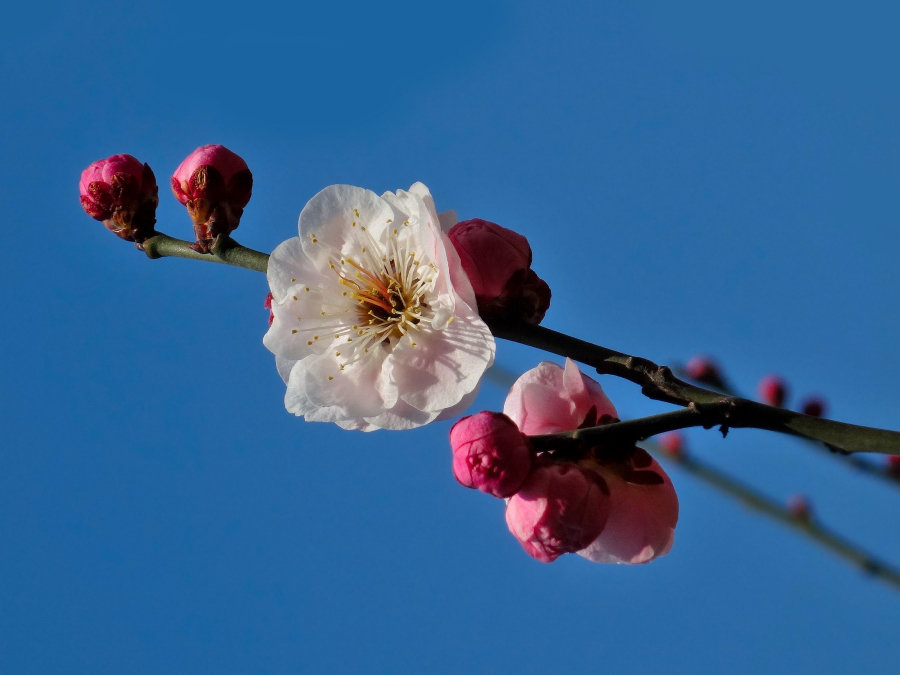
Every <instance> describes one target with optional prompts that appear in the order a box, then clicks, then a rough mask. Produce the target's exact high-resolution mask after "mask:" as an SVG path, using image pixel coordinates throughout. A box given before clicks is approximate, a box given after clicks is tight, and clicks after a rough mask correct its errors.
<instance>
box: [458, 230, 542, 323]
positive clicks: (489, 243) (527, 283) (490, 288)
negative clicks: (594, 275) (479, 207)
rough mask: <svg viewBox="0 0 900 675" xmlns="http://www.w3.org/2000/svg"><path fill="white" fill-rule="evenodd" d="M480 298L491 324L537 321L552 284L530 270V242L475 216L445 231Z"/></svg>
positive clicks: (480, 306)
mask: <svg viewBox="0 0 900 675" xmlns="http://www.w3.org/2000/svg"><path fill="white" fill-rule="evenodd" d="M448 236H449V237H450V241H452V242H453V246H454V248H455V249H456V252H457V253H458V254H459V258H460V262H461V264H462V268H463V270H464V271H465V273H466V275H467V276H468V277H469V281H470V282H471V284H472V288H473V290H474V291H475V299H476V300H477V301H478V313H479V314H480V315H481V318H482V319H484V320H485V321H486V322H487V323H488V324H490V323H491V322H513V323H517V322H522V321H524V322H525V323H530V324H538V323H540V322H541V320H542V319H543V318H544V314H545V313H546V312H547V308H548V307H549V306H550V287H549V286H548V285H547V284H546V282H544V281H543V280H542V279H541V278H540V277H539V276H538V275H537V274H535V273H534V271H533V270H532V269H531V246H530V245H529V244H528V240H527V239H526V238H525V237H523V236H522V235H521V234H518V233H517V232H513V231H512V230H508V229H506V228H505V227H501V226H500V225H497V224H496V223H491V222H488V221H486V220H481V219H479V218H474V219H472V220H465V221H463V222H461V223H457V224H456V225H454V226H453V227H452V228H451V229H450V232H449V233H448Z"/></svg>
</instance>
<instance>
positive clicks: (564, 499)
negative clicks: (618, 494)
mask: <svg viewBox="0 0 900 675" xmlns="http://www.w3.org/2000/svg"><path fill="white" fill-rule="evenodd" d="M609 505H610V499H609V488H608V487H607V486H606V483H605V481H604V480H603V478H601V477H600V476H599V475H597V474H596V473H594V472H593V471H584V470H582V469H581V467H579V466H578V465H577V464H573V463H570V462H564V463H562V464H549V465H544V466H539V467H538V468H536V469H534V470H533V471H532V472H531V474H530V475H529V476H528V480H526V481H525V484H524V485H523V486H522V487H521V488H520V489H519V491H518V492H517V493H516V494H514V495H513V496H512V497H510V499H509V501H508V502H507V504H506V524H507V526H508V527H509V531H510V532H512V534H513V536H515V537H516V539H518V540H519V543H520V544H522V548H524V549H525V551H526V552H527V553H528V554H529V555H530V556H532V557H534V558H537V559H538V560H540V561H541V562H553V561H554V560H556V559H557V558H558V557H559V556H561V555H562V554H563V553H574V552H576V551H580V550H582V549H584V548H586V547H587V546H588V545H589V544H591V542H593V541H594V540H595V539H597V537H598V536H600V533H601V532H602V531H603V528H604V526H605V525H606V521H607V518H608V517H609V511H610V509H609Z"/></svg>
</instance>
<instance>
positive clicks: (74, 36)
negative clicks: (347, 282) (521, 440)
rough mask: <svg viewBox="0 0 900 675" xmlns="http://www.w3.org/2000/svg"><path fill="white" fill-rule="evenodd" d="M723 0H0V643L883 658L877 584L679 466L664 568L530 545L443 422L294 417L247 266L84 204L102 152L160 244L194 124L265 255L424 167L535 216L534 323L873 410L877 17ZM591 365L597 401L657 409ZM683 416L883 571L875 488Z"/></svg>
mask: <svg viewBox="0 0 900 675" xmlns="http://www.w3.org/2000/svg"><path fill="white" fill-rule="evenodd" d="M729 5H730V3H715V2H686V3H663V2H642V3H625V2H598V3H587V2H581V3H579V2H558V3H554V4H552V5H550V4H548V3H537V2H516V3H512V2H508V3H507V2H492V1H490V0H483V1H481V2H478V3H468V2H454V3H431V4H428V5H423V4H421V3H411V2H387V3H378V4H373V3H354V2H350V3H344V4H342V5H340V6H339V7H334V8H329V7H325V6H324V3H318V4H317V5H316V6H307V5H306V4H305V3H294V4H287V3H285V4H279V3H265V2H261V3H254V4H252V5H250V6H247V5H244V4H237V3H231V2H221V3H216V4H206V3H190V4H188V5H185V6H182V5H181V4H180V3H171V2H159V3H153V4H151V5H141V6H136V5H135V6H131V5H128V4H127V3H124V4H123V3H105V2H101V3H99V4H94V5H91V6H81V5H79V6H75V5H68V4H64V3H56V2H52V1H51V2H50V3H49V4H47V3H44V4H41V5H37V4H34V3H32V4H28V3H18V4H16V5H15V6H14V7H11V8H9V9H7V10H6V15H5V18H4V21H3V23H2V25H0V90H2V91H3V96H2V100H0V141H2V152H3V158H4V160H5V161H4V162H3V163H2V166H0V177H2V180H0V185H2V186H3V188H2V194H3V197H4V199H3V213H4V216H5V222H6V228H5V237H4V251H5V255H4V259H5V260H4V265H3V266H2V267H0V277H2V282H3V283H2V286H0V288H2V291H0V307H2V309H3V310H4V315H5V316H6V317H7V321H6V324H5V325H6V329H5V330H4V331H3V332H2V334H0V335H2V337H0V343H2V345H3V347H4V348H3V350H2V354H3V369H4V373H5V376H4V382H5V386H4V387H3V389H2V392H0V397H2V399H3V400H2V404H3V405H2V407H0V410H2V413H0V419H2V425H3V426H2V428H3V429H4V431H5V434H4V436H5V440H4V443H3V444H2V445H3V449H2V450H0V457H2V460H3V461H2V465H0V537H2V539H0V540H2V542H3V544H4V546H3V553H2V554H0V580H2V581H0V607H2V608H3V609H2V612H0V670H2V671H3V672H9V673H20V672H22V673H24V672H36V673H75V672H85V673H106V672H109V673H121V672H129V673H144V672H146V673H156V672H217V673H225V672H235V673H239V672H271V673H293V672H357V673H358V672H378V673H406V672H409V673H420V672H437V673H443V672H447V673H450V672H460V671H461V670H468V671H469V672H514V671H516V672H523V673H537V672H548V671H551V672H558V671H563V670H566V671H568V672H596V671H599V670H613V669H615V670H616V671H617V672H625V673H632V672H633V673H641V672H648V671H653V670H655V671H662V672H676V673H703V672H710V673H716V672H723V670H727V671H728V672H746V673H757V672H760V671H761V670H764V669H765V670H769V671H774V672H797V671H799V672H869V673H882V672H884V673H887V672H892V668H893V667H894V664H895V662H896V657H895V649H894V646H893V645H894V642H895V637H896V635H895V634H896V630H895V628H896V625H897V621H898V619H900V596H898V595H897V594H896V593H895V592H892V591H891V590H890V589H889V588H888V587H886V586H884V585H882V584H880V583H878V582H877V581H873V580H871V579H867V578H865V577H864V576H862V575H860V574H859V573H858V572H857V571H855V570H854V569H851V568H848V567H846V566H845V565H844V564H843V563H841V562H839V561H837V560H835V559H832V558H830V557H828V556H827V555H826V554H824V553H822V552H821V551H820V550H819V549H817V548H815V547H813V545H811V544H810V543H808V542H806V541H804V540H801V539H798V538H796V537H795V536H793V535H791V534H789V533H787V532H785V531H784V530H783V529H781V528H780V527H779V526H778V525H775V524H772V523H769V522H766V521H763V520H761V519H759V517H757V516H755V515H754V514H751V513H749V512H747V511H746V510H744V509H743V508H742V507H741V506H739V505H738V504H736V503H734V502H732V501H729V500H727V499H726V498H724V497H722V496H721V495H719V494H718V493H715V492H711V491H710V490H709V489H708V488H706V487H705V486H703V485H701V484H699V483H697V482H696V481H695V480H694V479H693V478H692V477H691V476H690V475H686V474H683V473H681V472H679V471H678V469H677V468H673V469H672V470H671V475H672V478H673V480H674V482H675V485H676V488H677V489H678V492H679V496H680V500H681V520H680V523H679V527H678V531H677V537H676V545H675V548H674V549H673V551H672V553H671V554H670V555H669V556H667V557H666V558H664V559H661V560H659V561H656V562H654V563H652V564H651V565H648V566H642V567H634V568H630V567H609V566H597V565H591V564H589V563H587V562H585V561H583V560H581V559H578V558H574V557H573V558H572V559H564V560H560V561H558V562H557V563H554V564H552V565H542V564H540V563H537V562H535V561H533V560H532V559H530V558H529V557H528V556H526V555H525V554H524V553H523V552H522V551H521V550H520V548H519V545H518V544H517V543H516V542H515V540H514V539H513V538H512V537H511V536H510V535H509V534H508V533H507V531H506V528H505V525H504V522H503V513H502V505H501V504H500V503H499V502H497V501H496V500H492V499H490V498H488V497H485V496H483V495H481V494H476V493H473V492H471V491H467V490H465V489H463V488H461V487H459V486H458V485H457V484H456V483H455V481H454V479H453V477H452V475H451V473H450V462H449V448H448V445H447V440H446V435H447V431H448V429H449V424H448V423H443V424H436V425H433V426H430V427H427V428H424V429H420V430H417V431H413V432H403V433H389V432H377V433H372V434H361V433H349V432H343V431H341V430H340V429H337V428H332V427H330V426H326V425H316V424H306V423H304V422H303V421H302V420H298V419H295V418H293V417H292V416H290V415H288V414H287V413H286V412H285V411H284V409H283V405H282V396H283V385H282V383H281V381H280V379H279V378H278V376H277V374H276V372H275V368H274V364H273V362H272V361H273V360H272V357H271V354H269V352H268V351H266V349H265V348H264V347H263V346H262V342H261V338H262V334H263V332H264V331H265V327H266V313H265V311H264V310H263V309H262V301H263V298H264V296H265V293H266V284H265V279H264V278H263V277H262V275H259V274H256V273H253V272H249V271H245V270H237V269H230V268H224V267H218V266H213V265H202V264H198V263H193V262H188V261H181V260H157V261H149V260H147V259H145V258H143V257H142V256H141V255H140V254H138V253H137V252H136V251H134V250H133V249H132V248H131V247H130V245H129V244H127V243H123V242H121V241H119V240H117V239H116V238H115V237H113V236H112V235H110V234H109V233H107V232H106V231H105V230H104V229H103V228H102V226H101V225H99V224H97V223H95V222H94V221H91V220H90V219H89V218H88V217H87V216H85V215H84V214H83V213H82V212H81V209H80V207H79V204H78V195H77V181H78V176H79V174H80V172H81V170H82V169H83V168H84V167H85V166H86V165H87V164H89V163H90V162H92V161H93V160H95V159H98V158H101V157H105V156H108V155H111V154H114V153H119V152H128V153H131V154H134V155H135V156H137V157H139V158H140V159H141V160H142V161H146V162H149V163H150V164H151V166H152V167H153V168H154V170H155V171H156V174H157V178H158V180H159V181H160V183H161V190H160V194H161V204H160V209H159V212H158V217H159V227H160V229H161V230H163V231H165V232H167V233H169V234H172V235H176V236H188V234H189V228H190V224H189V221H188V219H187V216H186V214H185V213H184V212H183V209H182V208H181V207H180V206H179V205H178V204H177V203H176V202H175V200H174V199H173V198H171V197H170V195H169V194H168V190H167V189H166V182H167V179H168V176H169V175H170V174H171V172H172V171H173V170H174V168H175V167H177V165H178V164H179V163H180V161H181V160H182V159H183V157H184V156H185V155H186V154H187V153H188V152H190V151H191V150H192V149H194V148H195V147H196V146H198V145H202V144H206V143H222V144H224V145H227V146H228V147H230V148H231V149H233V150H235V151H236V152H238V153H240V154H241V155H243V156H244V157H245V159H246V160H247V162H248V163H249V165H250V167H251V169H252V170H253V173H254V177H255V188H254V194H253V198H252V200H251V202H250V204H249V206H248V208H247V210H246V212H245V216H244V220H243V223H242V225H241V227H240V229H239V230H238V231H237V232H236V233H235V235H236V237H237V238H238V239H239V240H240V241H241V242H243V243H245V244H246V245H248V246H251V247H253V248H257V249H260V250H271V249H272V248H274V247H275V246H276V245H277V244H278V243H279V242H280V241H282V240H284V239H286V238H288V237H290V236H292V235H293V234H295V232H296V230H295V228H296V218H297V214H298V213H299V211H300V209H301V208H302V206H303V204H304V203H305V202H306V200H307V199H309V197H311V196H312V195H313V194H315V193H316V192H317V191H318V190H320V189H321V188H322V187H324V186H326V185H328V184H332V183H338V182H340V183H351V184H355V185H360V186H364V187H367V188H370V189H373V190H375V191H377V192H381V191H384V190H388V189H396V188H400V187H407V186H408V185H410V184H411V183H413V182H414V181H417V180H421V181H423V182H424V183H426V184H427V185H428V186H429V187H430V188H431V190H432V193H433V194H434V196H435V199H436V201H437V203H438V206H439V208H442V209H443V208H454V209H456V210H457V212H458V213H459V215H460V216H461V217H462V218H469V217H481V218H486V219H490V220H494V221H497V222H499V223H501V224H503V225H505V226H507V227H511V228H513V229H516V230H518V231H520V232H522V233H523V234H525V235H526V236H528V238H529V240H530V241H531V244H532V247H533V249H534V267H535V269H536V270H537V271H538V273H539V274H540V275H541V276H542V277H543V278H544V279H546V280H547V281H548V283H550V285H551V287H552V289H553V304H552V306H551V309H550V311H549V313H548V315H547V318H546V320H545V324H546V325H547V326H550V327H552V328H555V329H557V330H562V331H565V332H570V333H572V334H575V335H578V336H580V337H584V338H586V339H591V340H595V341H597V342H599V343H600V344H603V345H605V346H608V347H612V348H615V349H620V350H623V351H628V352H631V353H636V354H640V355H643V356H646V357H649V358H652V359H654V360H657V361H661V362H678V361H682V362H683V361H685V360H687V359H688V358H689V357H690V356H691V355H693V354H696V353H700V352H702V353H710V354H713V355H715V356H716V357H717V358H718V359H719V360H720V361H721V362H722V363H723V364H725V366H726V369H727V371H728V372H729V374H730V375H731V377H732V379H733V380H734V381H735V382H736V383H737V384H738V386H740V387H741V388H742V389H743V390H744V391H746V392H748V393H752V391H753V390H754V388H755V384H756V382H757V380H758V379H759V378H760V377H762V376H763V375H765V374H766V373H769V372H778V373H781V374H783V375H784V376H786V377H787V378H789V380H790V382H791V384H792V387H793V389H794V391H796V392H797V394H798V395H799V394H803V393H812V392H818V393H821V394H824V395H826V396H827V398H828V401H829V404H830V409H831V412H832V414H833V416H834V417H835V418H838V419H843V420H847V421H853V422H857V423H861V424H869V425H874V426H883V427H888V428H898V427H900V423H898V416H897V401H898V396H897V391H896V390H897V387H896V382H897V380H898V378H900V356H898V353H897V349H896V346H897V343H898V340H900V319H898V313H897V312H896V311H895V307H896V302H897V292H896V288H897V251H898V250H900V234H898V231H897V226H896V225H897V203H896V195H897V192H898V190H897V188H898V180H900V165H898V157H900V133H898V127H897V120H898V119H900V92H898V89H897V87H896V86H895V83H896V80H897V64H898V63H900V58H898V57H900V46H898V43H897V41H896V35H895V33H896V31H895V27H896V25H897V22H898V19H900V16H898V10H897V9H896V7H894V6H893V5H892V4H891V3H886V2H874V3H863V4H861V5H860V4H859V3H856V4H851V3H824V4H822V3H816V4H813V3H793V4H791V5H790V6H787V7H786V6H784V4H783V3H774V2H765V1H764V2H757V3H753V4H752V5H747V6H745V7H740V8H738V7H734V6H729ZM542 358H544V355H542V354H541V353H538V352H536V351H534V350H530V349H528V348H524V347H520V346H517V345H511V344H509V343H501V344H499V347H498V359H497V360H498V363H500V364H502V365H503V366H504V367H506V368H508V369H510V370H513V371H516V372H522V371H524V370H526V369H528V368H531V367H533V366H534V365H536V363H537V362H538V361H540V360H541V359H542ZM602 382H603V384H604V386H605V387H607V390H608V392H609V393H610V396H611V397H612V398H613V400H614V401H615V403H616V404H617V406H618V408H619V410H620V412H621V413H622V414H623V416H629V417H630V416H639V415H643V414H650V413H653V412H658V411H661V410H663V409H665V407H664V406H661V405H660V404H655V403H651V402H648V401H645V400H643V399H642V398H641V397H640V396H639V394H638V392H637V391H636V390H635V387H634V386H633V385H630V384H628V383H621V382H615V381H607V379H606V378H604V379H603V380H602ZM504 396H505V391H504V390H503V389H502V388H501V387H499V386H497V385H495V384H492V383H490V382H488V383H486V384H485V386H484V387H483V390H482V394H481V395H480V398H479V400H478V403H477V405H476V406H475V409H483V408H487V409H500V408H501V407H502V402H503V398H504ZM689 440H690V443H691V446H692V448H693V449H694V450H695V452H696V453H697V455H698V456H700V457H703V458H705V459H707V460H708V461H710V462H711V463H714V464H715V465H716V466H719V467H720V468H722V469H723V470H727V471H729V472H731V473H734V474H736V475H739V476H741V477H743V478H745V479H746V480H748V481H750V482H752V483H754V484H755V485H758V486H759V487H760V488H762V489H764V490H766V491H767V492H768V493H770V494H771V495H772V496H774V497H776V498H779V499H786V498H787V497H788V496H790V495H791V494H793V493H796V492H803V493H806V494H808V495H809V496H810V497H811V499H812V500H813V503H814V506H815V508H816V512H817V513H818V514H819V515H820V516H821V517H822V519H823V520H824V521H825V522H827V523H828V524H829V525H831V526H833V527H834V528H836V529H838V530H839V531H841V532H843V533H844V534H846V535H847V536H848V537H850V538H852V539H854V540H855V541H857V542H859V543H860V544H861V545H863V546H865V547H866V548H868V549H870V550H872V551H873V552H876V553H878V554H880V555H882V556H884V557H886V558H888V559H893V560H895V561H900V534H898V531H897V528H896V527H895V526H894V521H895V520H896V515H897V514H898V505H900V493H898V492H897V491H896V490H890V489H886V488H884V487H883V486H882V485H880V484H877V483H874V482H872V481H871V480H869V479H866V478H865V477H863V476H859V475H857V474H854V473H852V472H850V471H848V470H847V469H845V468H843V467H841V466H839V465H838V464H837V463H836V462H832V461H828V460H827V458H821V457H819V456H818V455H816V454H814V453H812V452H811V451H810V450H809V449H807V448H806V447H803V446H802V445H800V444H798V443H797V442H795V441H792V440H791V439H783V438H776V437H773V436H771V435H768V434H764V433H762V432H753V431H739V432H738V431H735V432H733V433H732V434H730V435H729V437H728V438H727V439H725V440H722V439H721V438H719V437H717V435H716V434H715V433H703V432H697V433H692V434H691V435H690V438H689Z"/></svg>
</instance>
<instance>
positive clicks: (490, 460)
mask: <svg viewBox="0 0 900 675" xmlns="http://www.w3.org/2000/svg"><path fill="white" fill-rule="evenodd" d="M450 445H451V447H452V448H453V475H454V476H456V480H458V481H459V482H460V483H462V484H463V485H465V486H466V487H470V488H475V489H476V490H481V491H482V492H486V493H488V494H489V495H493V496H495V497H509V496H510V495H512V494H514V493H515V492H516V490H518V489H519V488H520V487H521V486H522V483H524V482H525V479H526V478H527V477H528V472H529V471H530V470H531V464H532V460H533V457H534V453H533V451H532V449H531V444H530V443H529V442H528V438H527V437H526V436H525V435H524V434H523V433H522V432H521V431H519V428H518V427H517V426H516V425H515V423H513V421H512V420H511V419H509V418H508V417H507V416H506V415H504V414H502V413H496V412H487V411H483V412H480V413H477V414H475V415H470V416H469V417H463V418H462V419H461V420H459V421H458V422H457V423H456V424H454V425H453V428H452V429H450Z"/></svg>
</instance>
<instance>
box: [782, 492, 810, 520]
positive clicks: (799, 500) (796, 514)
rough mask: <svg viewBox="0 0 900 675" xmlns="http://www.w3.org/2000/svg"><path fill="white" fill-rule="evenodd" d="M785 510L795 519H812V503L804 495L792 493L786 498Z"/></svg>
mask: <svg viewBox="0 0 900 675" xmlns="http://www.w3.org/2000/svg"><path fill="white" fill-rule="evenodd" d="M787 510H788V513H790V514H791V517H793V518H795V519H796V520H799V521H802V522H804V523H808V522H810V521H811V520H812V505H811V504H810V503H809V499H807V498H806V497H805V496H804V495H792V496H791V497H790V498H789V499H788V503H787Z"/></svg>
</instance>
